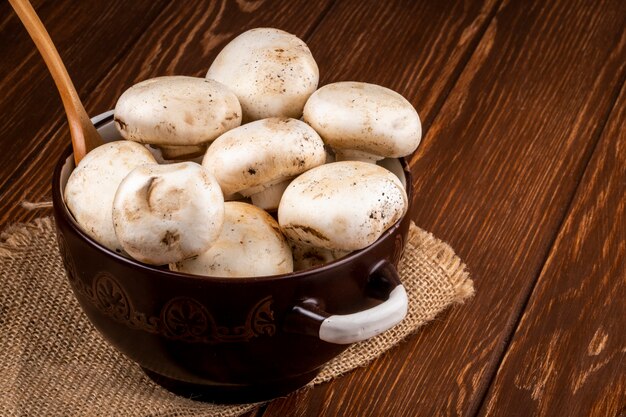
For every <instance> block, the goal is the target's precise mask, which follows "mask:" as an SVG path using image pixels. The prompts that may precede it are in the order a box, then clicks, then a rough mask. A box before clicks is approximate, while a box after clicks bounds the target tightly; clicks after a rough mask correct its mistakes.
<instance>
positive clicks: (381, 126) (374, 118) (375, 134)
mask: <svg viewBox="0 0 626 417" xmlns="http://www.w3.org/2000/svg"><path fill="white" fill-rule="evenodd" d="M304 121H305V122H307V123H308V124H310V125H311V126H313V129H315V130H316V131H317V133H319V134H320V136H321V137H322V139H323V140H324V143H326V144H327V145H329V146H331V147H332V148H333V149H335V150H344V149H350V150H357V151H362V152H366V153H369V154H373V155H378V156H380V158H382V157H390V158H399V157H401V156H406V155H409V154H410V153H412V152H413V151H415V149H416V148H417V146H418V145H419V143H420V140H421V138H422V124H421V122H420V118H419V115H418V114H417V111H415V109H414V108H413V106H412V105H411V103H409V102H408V101H407V100H406V99H405V98H404V97H402V96H401V95H400V94H398V93H396V92H395V91H393V90H390V89H388V88H385V87H381V86H379V85H375V84H368V83H362V82H352V81H345V82H338V83H333V84H328V85H325V86H323V87H321V88H320V89H319V90H317V91H316V92H315V93H313V95H311V97H310V98H309V100H308V101H307V103H306V105H305V106H304Z"/></svg>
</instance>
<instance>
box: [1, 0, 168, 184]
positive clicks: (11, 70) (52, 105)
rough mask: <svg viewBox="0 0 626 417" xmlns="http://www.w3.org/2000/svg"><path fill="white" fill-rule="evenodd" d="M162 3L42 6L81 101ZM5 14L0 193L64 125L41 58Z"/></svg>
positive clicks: (59, 3)
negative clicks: (39, 145)
mask: <svg viewBox="0 0 626 417" xmlns="http://www.w3.org/2000/svg"><path fill="white" fill-rule="evenodd" d="M165 3H166V2H165V0H158V1H137V2H122V1H118V2H109V3H106V4H104V3H102V2H100V1H97V0H88V1H80V2H73V1H67V0H63V1H54V2H47V3H44V4H42V6H41V7H38V13H40V15H41V16H40V17H41V19H42V21H43V23H44V24H45V25H46V26H47V28H48V31H49V33H50V36H51V37H52V39H53V41H54V42H55V44H56V46H57V49H58V50H59V53H60V55H61V56H62V58H63V59H64V61H65V65H66V67H67V69H68V72H69V73H70V75H71V76H72V78H73V80H74V84H75V85H76V88H77V89H78V91H79V94H80V96H81V97H83V98H84V97H87V96H88V93H89V92H90V91H91V90H92V89H93V87H94V86H95V81H96V80H98V79H100V78H101V77H102V76H103V75H104V74H106V72H107V70H108V69H109V68H110V67H111V66H112V65H113V64H114V63H115V62H116V61H117V60H118V59H119V58H120V56H121V54H122V53H123V52H124V50H126V49H127V48H128V46H129V45H131V44H132V43H134V41H135V40H136V39H137V38H138V37H139V36H140V35H141V34H142V33H143V30H144V29H145V27H146V26H147V25H149V24H150V21H151V20H152V19H153V18H154V17H155V16H156V15H157V14H158V13H159V12H160V11H161V9H162V8H163V7H164V6H165ZM4 6H8V5H4ZM9 12H10V13H9ZM7 15H8V16H9V17H8V18H7V19H6V20H5V22H4V24H3V27H2V30H1V31H0V39H1V41H0V45H2V46H1V47H0V56H1V57H2V60H3V65H0V91H2V102H1V104H0V111H1V112H2V125H0V146H1V147H2V150H3V152H2V153H0V166H1V167H2V177H0V190H3V189H4V188H5V187H6V185H7V184H6V182H7V181H8V180H9V178H11V176H14V175H19V174H21V173H23V172H24V169H25V167H26V166H25V162H26V161H27V160H28V158H30V157H32V155H34V154H36V153H37V152H38V148H37V144H38V143H39V142H45V141H46V140H48V135H49V134H50V133H51V132H54V130H55V129H58V128H59V127H60V126H61V122H64V121H65V120H64V118H65V116H64V113H63V108H62V106H61V100H60V98H59V95H58V93H57V91H56V88H55V86H54V83H53V81H52V78H51V77H50V75H49V73H48V70H47V69H46V67H45V65H44V63H43V60H42V58H41V56H40V55H39V53H38V52H37V51H36V49H35V46H34V44H33V42H32V41H31V40H30V38H29V37H28V34H27V33H26V30H25V29H24V28H23V27H22V25H21V23H20V22H19V20H18V19H17V16H16V15H15V14H14V13H13V12H12V10H11V9H10V8H9V10H7ZM105 28H106V30H103V29H105Z"/></svg>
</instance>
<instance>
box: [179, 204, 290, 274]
mask: <svg viewBox="0 0 626 417" xmlns="http://www.w3.org/2000/svg"><path fill="white" fill-rule="evenodd" d="M170 269H171V270H173V271H180V272H188V273H192V274H198V275H208V276H219V277H252V276H267V275H278V274H286V273H289V272H293V260H292V257H291V249H290V248H289V244H288V243H287V240H286V239H285V237H284V236H283V234H282V232H281V231H280V227H279V226H278V223H277V222H276V220H274V218H272V216H270V215H269V214H268V213H267V212H265V211H264V210H261V209H260V208H258V207H256V206H253V205H252V204H247V203H241V202H236V201H231V202H227V203H224V226H223V227H222V232H221V234H220V236H219V238H218V239H217V241H216V242H215V243H214V244H213V245H212V246H211V248H210V249H209V250H208V251H206V252H204V253H202V254H200V255H198V256H197V257H194V258H191V259H187V260H185V261H180V262H176V263H175V264H170Z"/></svg>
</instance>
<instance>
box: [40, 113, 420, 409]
mask: <svg viewBox="0 0 626 417" xmlns="http://www.w3.org/2000/svg"><path fill="white" fill-rule="evenodd" d="M94 121H95V124H96V127H97V128H98V130H99V131H100V133H101V135H102V136H103V137H104V138H105V139H106V140H118V139H120V136H119V135H118V133H117V131H116V130H115V128H114V126H113V118H112V114H111V112H109V113H106V114H104V115H101V116H99V117H97V118H94ZM396 162H397V161H396ZM392 165H394V163H393V161H392ZM395 166H396V168H398V169H397V171H398V175H400V176H401V177H403V178H402V179H403V180H404V181H405V184H409V186H408V187H407V193H408V196H409V201H411V198H412V193H411V187H410V184H411V174H410V172H409V170H408V169H407V167H406V164H405V163H404V161H401V162H400V163H397V164H396V165H395ZM73 168H74V162H73V158H72V155H71V149H69V148H68V150H67V151H66V152H65V154H64V155H63V157H62V158H61V159H60V161H59V162H58V164H57V166H56V169H55V171H54V178H53V186H52V190H53V202H54V215H55V219H56V225H57V237H58V244H59V250H60V253H61V255H62V258H63V263H64V266H65V270H66V272H67V277H68V279H69V283H70V285H71V287H72V290H73V292H74V294H75V296H76V298H77V300H78V302H79V303H80V305H81V307H82V309H83V310H84V312H85V314H86V315H87V316H88V318H89V320H90V321H91V323H93V325H94V326H95V327H96V329H97V330H98V331H99V332H100V333H101V334H102V335H103V336H104V338H105V339H106V340H107V341H108V342H109V343H110V344H111V345H113V346H114V347H115V348H117V349H119V350H120V351H121V352H123V353H124V354H125V355H126V356H127V357H129V358H130V359H132V360H133V361H134V362H136V363H137V364H138V365H139V366H141V367H142V368H143V370H144V371H145V372H146V374H148V375H149V376H150V377H151V378H152V379H153V380H154V381H156V382H157V383H159V384H160V385H162V386H164V387H165V388H167V389H169V390H171V391H173V392H175V393H178V394H181V395H184V396H187V397H191V398H195V399H201V400H211V401H216V402H250V401H258V400H264V399H269V398H272V397H276V396H281V395H284V394H287V393H289V392H290V391H292V390H295V389H297V388H299V387H301V386H303V385H305V384H306V383H307V382H309V381H310V380H311V379H313V378H314V377H315V376H316V375H317V374H318V372H319V371H320V369H321V368H322V367H323V366H324V364H325V363H327V362H328V361H329V360H330V359H332V358H334V357H335V356H337V355H338V354H340V353H341V352H343V351H344V350H345V349H346V348H347V347H348V346H349V345H350V344H351V343H354V342H358V341H360V340H365V339H367V338H370V337H374V336H376V335H377V334H379V333H381V332H383V331H384V330H386V329H388V328H390V327H392V326H394V325H395V324H396V323H398V322H399V321H401V320H402V318H403V317H404V316H405V314H406V310H407V298H406V292H405V291H404V287H403V286H402V285H401V283H400V280H399V276H398V272H397V270H396V266H397V264H398V261H399V260H400V257H401V255H402V251H403V248H404V243H405V240H406V236H407V232H408V228H409V222H410V216H409V215H408V214H407V215H405V216H404V217H403V218H402V219H401V220H399V221H398V222H397V223H395V224H394V225H393V226H392V227H391V228H390V229H389V230H387V231H386V232H385V233H384V234H383V235H382V236H381V237H380V238H379V239H378V240H377V241H376V242H375V243H374V244H372V245H371V246H369V247H367V248H365V249H362V250H359V251H356V252H353V253H351V254H350V255H348V256H346V257H344V258H342V259H339V260H336V261H334V262H331V263H328V264H325V265H323V266H319V267H315V268H312V269H308V270H305V271H301V272H296V273H291V274H284V275H277V276H262V277H251V278H237V279H233V278H230V279H229V278H215V277H204V276H195V275H190V274H185V273H178V272H170V271H168V270H166V269H163V268H159V267H154V266H150V265H145V264H142V263H140V262H137V261H134V260H132V259H128V258H125V257H123V256H120V255H118V254H116V253H114V252H112V251H110V250H109V249H107V248H105V247H103V246H102V245H100V244H98V243H97V242H95V241H94V240H93V239H91V238H90V237H89V236H87V235H86V234H85V233H84V232H83V231H82V230H81V228H80V227H79V226H78V224H77V223H76V221H75V220H74V218H73V217H72V214H71V213H70V212H69V210H68V208H67V206H66V205H65V203H64V201H63V190H64V187H65V184H66V182H67V179H68V177H69V175H70V173H71V171H72V169H73ZM409 212H410V210H409Z"/></svg>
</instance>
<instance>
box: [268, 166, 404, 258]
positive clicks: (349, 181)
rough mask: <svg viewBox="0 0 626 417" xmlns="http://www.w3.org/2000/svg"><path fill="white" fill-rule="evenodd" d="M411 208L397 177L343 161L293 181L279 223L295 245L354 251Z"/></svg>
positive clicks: (283, 201)
mask: <svg viewBox="0 0 626 417" xmlns="http://www.w3.org/2000/svg"><path fill="white" fill-rule="evenodd" d="M407 208H408V201H407V195H406V191H405V189H404V187H403V186H402V184H401V183H400V180H399V179H398V177H396V176H395V175H394V174H392V173H391V172H389V171H387V170H386V169H385V168H382V167H380V166H378V165H374V164H369V163H366V162H360V161H342V162H333V163H330V164H326V165H322V166H319V167H317V168H313V169H312V170H310V171H307V172H305V173H304V174H302V175H300V176H299V177H297V178H296V179H294V180H293V181H292V182H291V184H289V187H287V189H286V190H285V193H284V194H283V197H282V199H281V200H280V205H279V207H278V222H279V224H280V227H281V229H282V230H283V233H284V234H285V235H286V236H287V237H288V238H289V239H291V240H293V241H294V242H296V244H304V245H308V246H317V247H321V248H325V249H331V250H343V251H352V250H357V249H362V248H364V247H366V246H368V245H370V244H372V243H374V241H376V239H378V238H379V237H380V235H381V234H382V233H383V232H384V231H385V230H387V229H388V228H389V227H391V226H392V225H393V224H394V223H395V222H396V221H397V220H399V219H400V218H401V217H402V216H403V215H404V213H406V211H407Z"/></svg>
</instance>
